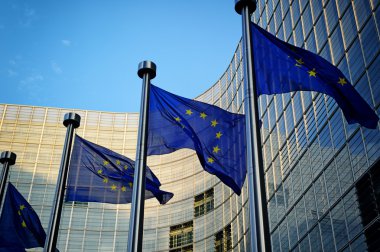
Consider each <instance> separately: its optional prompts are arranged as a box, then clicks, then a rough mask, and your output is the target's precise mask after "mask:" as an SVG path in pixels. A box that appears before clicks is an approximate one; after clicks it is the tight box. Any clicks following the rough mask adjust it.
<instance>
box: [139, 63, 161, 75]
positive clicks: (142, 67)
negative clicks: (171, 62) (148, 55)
mask: <svg viewBox="0 0 380 252" xmlns="http://www.w3.org/2000/svg"><path fill="white" fill-rule="evenodd" d="M156 69H157V67H156V64H154V62H153V61H149V60H145V61H142V62H140V64H139V70H137V75H138V76H139V77H140V78H141V79H142V78H143V77H144V75H145V74H149V79H154V77H156Z"/></svg>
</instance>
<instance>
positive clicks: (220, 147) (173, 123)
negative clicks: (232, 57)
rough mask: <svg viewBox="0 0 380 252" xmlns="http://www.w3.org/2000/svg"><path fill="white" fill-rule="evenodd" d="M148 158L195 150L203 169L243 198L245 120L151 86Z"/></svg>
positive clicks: (240, 116) (245, 170)
mask: <svg viewBox="0 0 380 252" xmlns="http://www.w3.org/2000/svg"><path fill="white" fill-rule="evenodd" d="M150 90H151V91H150V102H149V127H148V128H149V133H148V155H161V154H167V153H171V152H173V151H176V150H178V149H183V148H188V149H192V150H195V151H196V153H197V155H198V158H199V161H200V163H201V165H202V167H203V169H204V170H206V171H207V172H209V173H211V174H214V175H216V176H217V177H218V178H219V179H220V180H221V181H222V182H223V183H224V184H226V185H227V186H229V187H230V188H232V189H233V190H234V191H235V193H237V194H238V195H240V193H241V188H242V186H243V183H244V179H245V175H246V173H247V168H246V153H245V117H244V115H240V114H234V113H230V112H228V111H225V110H223V109H221V108H219V107H216V106H213V105H209V104H206V103H203V102H199V101H194V100H190V99H186V98H183V97H180V96H177V95H174V94H171V93H169V92H167V91H165V90H163V89H160V88H158V87H156V86H154V85H151V89H150Z"/></svg>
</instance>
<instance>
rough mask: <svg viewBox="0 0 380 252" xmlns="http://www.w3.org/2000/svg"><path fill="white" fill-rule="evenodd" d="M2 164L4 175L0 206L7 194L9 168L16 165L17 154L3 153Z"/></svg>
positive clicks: (0, 190)
mask: <svg viewBox="0 0 380 252" xmlns="http://www.w3.org/2000/svg"><path fill="white" fill-rule="evenodd" d="M0 163H2V164H3V173H2V176H1V184H0V205H2V202H3V197H4V192H5V184H6V183H7V179H8V173H9V166H10V165H14V164H15V163H16V154H15V153H13V152H10V151H3V152H2V153H1V155H0Z"/></svg>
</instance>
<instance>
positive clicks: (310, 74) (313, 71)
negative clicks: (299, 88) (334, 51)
mask: <svg viewBox="0 0 380 252" xmlns="http://www.w3.org/2000/svg"><path fill="white" fill-rule="evenodd" d="M308 73H309V76H313V77H317V75H316V74H317V72H316V71H315V68H313V70H310V71H308Z"/></svg>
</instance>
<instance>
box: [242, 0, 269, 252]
mask: <svg viewBox="0 0 380 252" xmlns="http://www.w3.org/2000/svg"><path fill="white" fill-rule="evenodd" d="M255 9H256V2H255V1H254V0H235V11H236V12H237V13H238V14H241V15H242V23H243V59H244V79H245V89H244V90H245V101H244V102H245V104H244V109H245V115H246V133H247V134H246V135H247V170H248V190H249V219H250V239H249V240H250V244H251V245H250V249H251V251H260V252H265V251H271V243H270V232H269V218H268V208H267V200H266V193H265V178H264V165H263V155H262V151H261V136H260V126H259V122H260V121H259V109H258V95H257V92H256V90H257V89H256V76H255V71H254V59H253V46H252V45H253V41H252V37H251V30H250V23H251V20H250V16H251V14H252V13H253V12H254V11H255ZM252 153H253V156H252Z"/></svg>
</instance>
